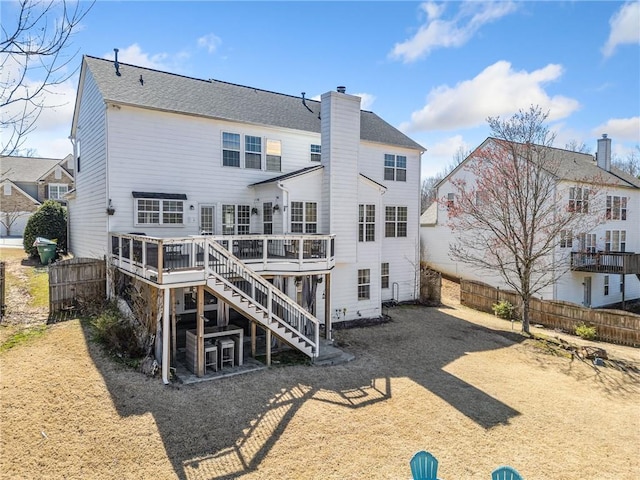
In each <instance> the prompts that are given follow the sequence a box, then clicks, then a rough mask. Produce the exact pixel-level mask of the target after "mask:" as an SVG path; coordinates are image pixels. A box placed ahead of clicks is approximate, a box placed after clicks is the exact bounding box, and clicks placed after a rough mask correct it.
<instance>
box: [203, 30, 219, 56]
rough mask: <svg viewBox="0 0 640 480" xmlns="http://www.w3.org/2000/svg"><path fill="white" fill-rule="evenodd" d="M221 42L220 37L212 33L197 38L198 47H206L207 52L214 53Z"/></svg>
mask: <svg viewBox="0 0 640 480" xmlns="http://www.w3.org/2000/svg"><path fill="white" fill-rule="evenodd" d="M221 44H222V39H221V38H220V37H218V36H217V35H215V34H213V33H209V34H207V35H204V36H202V37H200V38H199V39H198V47H201V48H206V49H207V51H208V52H209V53H215V51H216V50H217V49H218V47H219V46H220V45H221Z"/></svg>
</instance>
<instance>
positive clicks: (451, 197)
mask: <svg viewBox="0 0 640 480" xmlns="http://www.w3.org/2000/svg"><path fill="white" fill-rule="evenodd" d="M455 200H456V194H455V193H447V209H449V208H452V207H453V205H454V204H455Z"/></svg>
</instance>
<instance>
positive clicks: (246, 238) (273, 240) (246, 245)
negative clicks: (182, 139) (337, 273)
mask: <svg viewBox="0 0 640 480" xmlns="http://www.w3.org/2000/svg"><path fill="white" fill-rule="evenodd" d="M110 237H111V243H110V248H111V250H110V260H111V264H112V265H115V266H117V267H118V268H120V269H122V270H124V271H127V272H130V273H132V274H134V275H137V276H140V277H143V278H145V279H147V280H150V281H153V282H156V283H159V284H167V283H170V284H176V283H203V282H204V281H205V280H206V272H205V271H206V266H207V265H206V264H205V260H206V259H205V252H206V251H207V249H206V245H207V242H217V243H219V244H220V245H222V246H223V247H225V248H226V249H227V250H229V251H230V252H231V253H232V254H233V255H235V256H236V257H237V258H239V259H240V260H241V261H242V262H243V263H244V264H245V265H246V266H247V267H249V268H250V269H252V270H253V271H255V272H257V273H268V272H273V273H274V274H287V273H291V274H295V273H298V272H299V273H305V272H309V273H311V272H314V273H315V272H317V273H320V272H324V271H327V270H330V269H331V268H333V267H334V266H335V258H334V251H335V246H334V242H335V236H334V235H293V234H292V235H225V236H209V235H206V236H205V235H198V236H190V237H181V238H159V237H149V236H146V235H137V234H128V233H111V234H110Z"/></svg>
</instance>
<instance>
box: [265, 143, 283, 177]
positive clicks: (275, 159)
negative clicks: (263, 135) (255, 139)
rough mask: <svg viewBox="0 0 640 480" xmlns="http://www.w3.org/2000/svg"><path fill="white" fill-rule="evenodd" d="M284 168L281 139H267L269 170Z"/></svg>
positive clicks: (276, 170)
mask: <svg viewBox="0 0 640 480" xmlns="http://www.w3.org/2000/svg"><path fill="white" fill-rule="evenodd" d="M281 169H282V143H281V142H280V140H269V139H267V171H269V172H279V171H281Z"/></svg>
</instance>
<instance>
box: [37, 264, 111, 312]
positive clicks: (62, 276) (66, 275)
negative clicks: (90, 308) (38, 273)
mask: <svg viewBox="0 0 640 480" xmlns="http://www.w3.org/2000/svg"><path fill="white" fill-rule="evenodd" d="M106 278H107V268H106V264H105V260H96V259H94V258H72V259H70V260H63V261H61V262H56V263H54V264H52V265H50V266H49V315H55V314H57V313H60V312H66V311H70V310H71V311H82V310H83V308H84V307H86V306H87V305H89V304H93V303H96V302H102V301H103V300H104V299H105V298H106V289H107V281H106Z"/></svg>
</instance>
